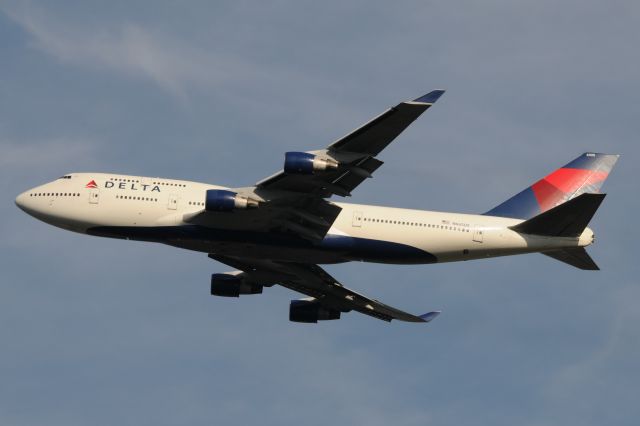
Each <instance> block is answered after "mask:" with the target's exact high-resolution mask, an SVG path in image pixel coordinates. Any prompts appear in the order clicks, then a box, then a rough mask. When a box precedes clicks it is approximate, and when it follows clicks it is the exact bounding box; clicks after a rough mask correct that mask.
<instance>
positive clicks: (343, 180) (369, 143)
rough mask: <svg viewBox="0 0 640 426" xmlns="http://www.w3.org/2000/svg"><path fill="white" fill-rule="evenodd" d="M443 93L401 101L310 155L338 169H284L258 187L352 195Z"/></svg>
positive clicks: (321, 195) (314, 193)
mask: <svg viewBox="0 0 640 426" xmlns="http://www.w3.org/2000/svg"><path fill="white" fill-rule="evenodd" d="M443 94H444V90H434V91H432V92H430V93H427V94H426V95H424V96H421V97H419V98H417V99H414V100H413V101H406V102H401V103H399V104H398V105H396V106H395V107H392V108H390V109H388V110H387V111H385V112H383V113H382V114H380V115H379V116H377V117H375V118H374V119H372V120H371V121H369V122H368V123H366V124H364V125H363V126H361V127H359V128H358V129H356V130H354V131H352V132H351V133H349V134H348V135H346V136H344V137H342V138H340V139H338V140H337V141H335V142H334V143H332V144H331V145H329V146H328V147H327V148H325V149H321V150H318V151H309V152H308V154H313V155H315V156H318V157H319V158H324V159H330V160H331V161H335V162H336V163H337V164H338V166H337V167H335V168H328V169H326V170H323V171H321V172H317V173H312V174H296V173H288V172H287V171H285V170H282V171H280V172H278V173H276V174H275V175H273V176H271V177H268V178H266V179H264V180H262V181H260V182H258V183H257V184H256V187H257V188H258V189H263V190H264V189H271V190H283V191H293V192H302V193H305V194H313V195H315V196H319V197H323V198H327V197H330V196H332V195H339V196H343V197H347V196H350V195H351V191H353V190H354V189H355V188H356V187H357V186H358V185H360V183H362V182H363V181H364V180H365V179H367V178H369V177H371V175H372V174H373V172H375V171H376V170H377V169H378V168H379V167H380V166H381V165H382V164H383V162H382V161H380V160H378V159H377V158H375V156H376V155H378V154H379V153H380V152H382V150H383V149H384V148H386V147H387V146H388V145H389V144H390V143H391V142H393V140H394V139H395V138H396V137H398V135H400V133H402V132H403V131H404V130H405V129H406V128H407V127H408V126H409V125H410V124H411V123H413V122H414V121H415V120H416V119H417V118H418V117H420V115H422V113H423V112H425V111H426V110H427V109H429V108H430V107H431V106H432V105H433V104H434V103H435V102H436V101H437V100H438V99H439V98H440V97H441V96H442V95H443Z"/></svg>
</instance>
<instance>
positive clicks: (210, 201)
mask: <svg viewBox="0 0 640 426" xmlns="http://www.w3.org/2000/svg"><path fill="white" fill-rule="evenodd" d="M255 207H258V201H257V200H254V199H252V198H249V197H245V196H242V195H239V194H238V193H236V192H233V191H227V190H224V189H209V190H208V191H207V196H206V200H205V210H206V211H209V212H228V211H231V210H235V209H248V208H255Z"/></svg>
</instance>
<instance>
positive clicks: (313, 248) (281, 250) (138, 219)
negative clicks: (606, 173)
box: [16, 173, 593, 263]
mask: <svg viewBox="0 0 640 426" xmlns="http://www.w3.org/2000/svg"><path fill="white" fill-rule="evenodd" d="M209 189H227V188H224V187H220V186H216V185H209V184H205V183H198V182H189V181H179V180H172V179H161V178H145V177H137V176H125V175H119V174H103V173H73V174H71V175H67V176H65V177H64V178H60V179H58V180H55V181H53V182H50V183H47V184H44V185H41V186H38V187H35V188H33V189H30V190H28V191H26V192H24V193H22V194H20V195H19V196H18V198H17V199H16V204H17V205H18V206H19V207H20V208H21V209H23V210H24V211H26V212H27V213H29V214H30V215H32V216H34V217H36V218H37V219H40V220H42V221H44V222H46V223H49V224H51V225H54V226H58V227H60V228H64V229H67V230H71V231H75V232H80V233H86V234H91V235H99V236H108V237H115V238H125V239H134V240H144V241H155V242H162V243H166V244H170V245H174V246H178V247H182V248H186V249H191V250H197V251H202V252H207V253H221V254H228V255H233V254H242V255H243V256H249V257H256V258H259V257H268V258H269V259H275V260H289V261H298V260H300V259H303V260H304V261H306V262H315V263H334V262H344V261H350V260H361V261H368V262H381V263H434V262H452V261H459V260H470V259H479V258H485V257H494V256H505V255H512V254H521V253H529V252H539V251H547V250H554V249H559V248H566V247H578V246H580V247H582V246H586V245H589V244H591V242H592V241H593V232H592V231H591V230H590V229H589V228H587V229H585V231H584V232H583V234H582V235H581V236H580V237H579V238H559V237H541V236H532V235H523V234H519V233H517V232H515V231H512V230H511V229H509V227H510V226H513V225H516V224H518V223H520V222H522V221H521V220H519V219H507V218H502V217H492V216H485V215H471V214H462V213H443V212H432V211H421V210H409V209H399V208H391V207H379V206H370V205H361V204H348V203H335V204H336V205H338V206H339V207H341V208H342V211H341V212H340V214H339V216H338V217H337V218H336V220H335V221H334V223H333V225H332V226H331V229H330V230H329V232H328V233H327V235H326V237H325V239H324V240H323V241H322V242H320V243H311V242H309V241H306V240H303V239H301V238H295V237H292V236H284V237H283V236H281V235H277V234H275V233H269V232H265V231H264V230H260V229H259V228H260V225H261V224H259V223H256V224H253V223H251V221H250V220H244V219H248V218H249V217H250V216H245V215H243V213H242V212H228V213H220V214H219V224H220V226H219V228H218V227H213V228H212V227H208V228H204V227H201V226H195V225H192V224H190V223H187V222H185V221H184V218H185V216H187V215H190V214H194V213H197V212H200V211H202V210H203V209H204V203H205V193H206V191H207V190H209Z"/></svg>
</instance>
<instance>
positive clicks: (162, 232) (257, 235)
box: [87, 225, 437, 264]
mask: <svg viewBox="0 0 640 426" xmlns="http://www.w3.org/2000/svg"><path fill="white" fill-rule="evenodd" d="M87 234H90V235H96V236H101V237H110V238H121V239H125V238H128V239H132V240H138V241H149V242H158V243H165V242H170V241H171V242H173V241H175V240H190V241H202V242H207V241H211V242H212V243H213V242H228V243H234V242H237V243H252V244H259V245H264V246H275V247H287V248H294V249H295V248H305V249H314V248H316V249H318V250H320V251H332V252H336V253H340V254H341V255H342V256H343V257H344V260H360V261H365V262H379V263H406V264H416V263H435V262H437V258H436V257H435V256H434V255H432V254H431V253H428V252H426V251H424V250H420V249H418V248H416V247H413V246H410V245H407V244H400V243H394V242H390V241H382V240H373V239H368V238H355V237H351V236H347V235H327V236H326V237H325V238H324V239H323V240H322V241H321V242H320V243H319V244H314V243H312V242H310V241H307V240H304V239H301V238H298V237H296V236H295V235H288V234H279V233H267V232H256V231H233V230H226V229H212V228H206V227H202V226H198V225H184V226H152V227H137V226H99V227H94V228H90V229H88V230H87Z"/></svg>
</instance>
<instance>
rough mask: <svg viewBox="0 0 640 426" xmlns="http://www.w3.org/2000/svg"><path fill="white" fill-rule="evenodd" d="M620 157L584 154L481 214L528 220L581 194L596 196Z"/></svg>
mask: <svg viewBox="0 0 640 426" xmlns="http://www.w3.org/2000/svg"><path fill="white" fill-rule="evenodd" d="M619 157H620V156H619V155H616V154H596V153H592V152H587V153H584V154H582V155H581V156H579V157H578V158H576V159H575V160H573V161H571V162H570V163H568V164H566V165H565V166H563V167H561V168H559V169H558V170H556V171H555V172H553V173H551V174H549V175H547V176H546V177H544V178H542V179H540V180H539V181H538V182H536V183H534V184H533V185H531V186H530V187H528V188H526V189H525V190H523V191H522V192H520V193H518V194H516V195H515V196H513V197H511V198H510V199H508V200H507V201H505V202H504V203H502V204H500V205H499V206H497V207H494V208H493V209H491V210H489V211H488V212H486V213H484V214H485V215H487V216H500V217H510V218H516V219H531V218H532V217H534V216H537V215H539V214H540V213H544V212H546V211H548V210H550V209H552V208H554V207H556V206H558V205H560V204H562V203H565V202H567V201H569V200H572V199H574V198H576V197H578V196H580V195H581V194H584V193H599V192H600V188H601V187H602V184H603V183H604V181H605V180H606V179H607V177H608V176H609V173H610V172H611V170H612V169H613V166H614V165H615V164H616V161H618V158H619Z"/></svg>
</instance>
